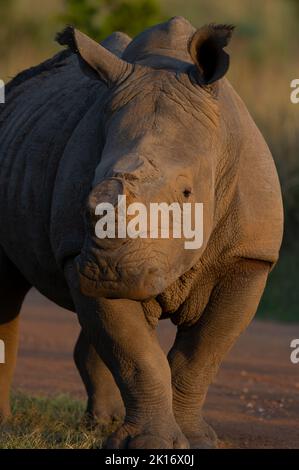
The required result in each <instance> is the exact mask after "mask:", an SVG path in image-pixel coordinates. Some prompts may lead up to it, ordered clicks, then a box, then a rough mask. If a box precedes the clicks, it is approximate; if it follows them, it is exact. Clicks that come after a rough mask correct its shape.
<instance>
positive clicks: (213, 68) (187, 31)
mask: <svg viewBox="0 0 299 470" xmlns="http://www.w3.org/2000/svg"><path fill="white" fill-rule="evenodd" d="M231 33H232V27H231V26H226V25H207V26H204V27H202V28H200V29H199V30H195V29H194V28H193V27H192V26H191V25H190V23H189V22H188V21H186V20H185V19H184V18H178V17H175V18H172V19H171V20H169V21H168V22H166V23H163V24H161V25H157V26H155V27H153V28H150V29H148V30H146V31H145V32H143V33H142V34H140V35H139V36H137V37H136V38H135V39H134V40H132V41H131V42H129V44H128V45H127V47H126V48H125V50H124V51H123V53H122V55H121V56H117V55H115V54H113V53H112V52H110V51H108V50H107V49H105V48H104V47H103V46H102V45H100V44H98V43H96V42H95V41H93V40H91V39H90V38H88V37H87V36H85V35H84V34H83V33H81V32H79V31H77V30H74V29H72V28H67V29H66V30H65V31H64V32H63V33H61V34H60V36H59V38H58V39H59V42H60V43H61V44H68V45H69V46H70V47H71V49H72V50H73V51H75V52H77V53H78V56H79V60H80V62H81V65H82V64H83V65H85V66H86V67H87V69H89V72H91V73H93V74H96V76H97V78H98V79H99V80H101V81H102V82H104V83H105V85H106V87H107V93H106V95H105V96H106V97H105V105H104V106H103V109H102V110H101V119H103V132H104V141H105V145H104V148H103V151H102V156H101V161H100V163H99V165H98V167H97V169H96V172H95V177H94V182H93V188H92V191H91V193H90V195H89V199H88V203H87V227H88V234H87V236H86V241H85V245H84V248H83V250H82V253H81V255H80V256H79V262H78V264H79V271H80V273H81V275H82V290H83V292H85V293H86V294H88V295H92V296H105V297H114V298H120V297H121V298H130V299H137V300H143V299H147V298H150V297H151V296H155V295H157V294H159V293H161V292H163V290H165V288H167V286H168V285H170V284H171V283H172V282H174V281H175V280H176V279H178V278H179V277H180V276H181V275H182V274H184V273H185V272H186V271H188V270H189V269H190V268H191V267H192V266H193V265H194V264H195V263H196V262H197V261H198V260H199V258H200V256H201V255H202V253H203V251H204V249H205V247H206V245H207V242H208V239H209V237H210V234H211V232H212V230H213V224H214V199H215V198H214V194H215V185H216V173H217V165H218V163H219V161H220V158H221V153H223V145H224V142H223V140H224V139H223V130H221V126H220V125H219V115H220V111H219V105H218V88H219V84H218V80H219V79H221V77H223V76H224V74H225V73H226V71H227V70H228V65H229V57H228V54H227V53H226V52H225V51H224V50H223V48H224V47H225V46H226V45H227V44H228V42H229V39H230V37H231ZM119 195H125V196H126V205H127V207H128V206H129V205H131V204H135V206H131V208H132V207H134V208H135V210H137V209H138V207H139V208H140V207H141V206H138V204H142V205H143V206H142V207H145V208H147V209H148V212H147V216H146V217H147V222H148V225H147V226H145V225H143V226H142V228H140V234H141V232H142V233H143V235H142V236H136V237H135V238H130V237H128V236H127V235H126V234H125V235H124V234H122V236H118V235H119V234H118V233H117V234H116V237H115V238H99V236H97V234H96V226H97V223H98V222H99V220H101V217H99V214H101V215H102V218H103V217H104V216H107V213H106V212H105V211H102V212H101V210H100V209H99V210H98V212H97V207H98V205H99V204H101V203H108V206H109V207H111V205H112V206H113V207H114V208H115V214H116V216H115V221H116V222H117V223H118V221H119V218H120V207H119V204H120V199H119V198H118V196H119ZM136 203H137V205H136ZM153 203H164V204H165V203H166V204H168V205H170V204H173V203H176V204H177V205H178V206H179V207H181V208H183V204H184V203H185V204H186V203H190V204H191V206H192V210H193V208H194V210H195V203H202V204H203V243H202V244H201V246H198V245H197V246H195V245H194V248H192V247H191V249H190V248H189V249H186V244H185V242H186V237H185V236H181V237H177V238H176V237H174V236H173V234H172V232H171V227H170V236H169V237H168V238H163V237H162V236H158V237H156V238H153V237H152V236H151V235H152V232H151V228H149V227H150V220H149V218H150V215H149V214H150V213H151V212H150V206H151V204H153ZM122 204H123V203H122ZM108 206H106V208H107V207H108ZM191 206H189V207H191ZM103 207H104V206H103ZM176 207H177V206H176ZM96 212H97V214H98V215H97V214H96ZM133 212H134V211H132V210H131V213H130V214H129V215H128V219H129V220H127V222H129V221H130V220H131V221H132V220H133V219H134V216H135V215H136V212H135V214H134V213H133ZM191 212H192V211H191ZM192 217H193V222H194V223H195V220H196V219H195V212H194V213H192ZM158 220H160V222H159V223H162V222H161V218H159V219H158ZM170 222H171V224H172V225H174V224H175V223H177V219H175V220H174V216H172V219H171V220H170ZM132 223H133V222H132ZM181 223H182V224H183V216H182V218H181ZM171 224H170V225H171ZM135 228H136V227H135ZM195 228H196V227H195ZM201 228H202V227H201ZM145 232H146V233H145ZM182 232H183V230H182ZM159 233H160V232H159ZM145 235H147V236H145ZM160 235H161V233H160ZM198 237H199V236H198Z"/></svg>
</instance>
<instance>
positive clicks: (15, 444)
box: [0, 393, 111, 449]
mask: <svg viewBox="0 0 299 470" xmlns="http://www.w3.org/2000/svg"><path fill="white" fill-rule="evenodd" d="M12 409H13V415H12V418H11V419H10V420H9V422H8V423H6V424H5V425H4V426H3V428H2V429H1V430H0V449H90V448H93V449H95V448H101V447H102V444H103V439H104V437H105V436H106V435H107V432H108V430H106V433H105V434H104V433H103V431H102V430H101V429H99V428H98V429H93V430H91V429H89V428H88V427H86V426H85V425H84V422H83V419H82V417H83V413H84V404H83V402H81V401H78V400H74V399H73V398H70V397H69V396H66V395H59V396H57V397H54V398H48V397H47V398H46V397H31V396H28V395H25V394H22V393H18V394H15V395H14V396H13V398H12ZM109 431H111V430H109Z"/></svg>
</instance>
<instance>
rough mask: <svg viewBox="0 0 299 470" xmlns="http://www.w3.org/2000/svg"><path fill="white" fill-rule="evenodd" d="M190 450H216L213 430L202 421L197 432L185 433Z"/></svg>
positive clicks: (216, 442) (216, 444) (216, 440)
mask: <svg viewBox="0 0 299 470" xmlns="http://www.w3.org/2000/svg"><path fill="white" fill-rule="evenodd" d="M185 435H186V437H187V439H188V441H189V444H190V449H217V447H218V438H217V435H216V433H215V431H214V429H213V428H212V427H211V426H210V425H209V424H208V423H206V421H205V420H204V419H202V420H201V421H200V424H199V425H198V429H197V430H192V431H190V432H188V431H185Z"/></svg>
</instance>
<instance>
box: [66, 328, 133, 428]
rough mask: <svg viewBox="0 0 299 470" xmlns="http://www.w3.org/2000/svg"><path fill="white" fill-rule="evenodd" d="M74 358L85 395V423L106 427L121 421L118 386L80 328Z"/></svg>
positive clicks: (122, 416)
mask: <svg viewBox="0 0 299 470" xmlns="http://www.w3.org/2000/svg"><path fill="white" fill-rule="evenodd" d="M74 359H75V363H76V366H77V369H78V371H79V373H80V375H81V378H82V380H83V383H84V385H85V389H86V392H87V395H88V401H87V409H86V418H87V422H88V423H90V424H98V425H101V426H103V427H106V426H110V425H111V424H112V423H113V422H114V421H121V420H123V418H124V414H125V410H124V405H123V401H122V398H121V395H120V391H119V388H118V386H117V385H116V383H115V380H114V378H113V376H112V374H111V372H110V370H109V369H108V367H107V366H106V364H105V363H104V361H103V360H102V359H101V358H100V356H99V355H98V353H97V352H96V350H95V348H94V347H93V345H92V344H91V343H90V341H89V340H88V338H87V337H86V335H85V334H84V333H83V331H81V333H80V335H79V338H78V341H77V343H76V346H75V350H74Z"/></svg>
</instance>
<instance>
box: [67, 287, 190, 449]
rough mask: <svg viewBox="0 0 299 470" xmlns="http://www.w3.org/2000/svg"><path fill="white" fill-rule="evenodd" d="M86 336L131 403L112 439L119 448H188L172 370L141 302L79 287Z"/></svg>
mask: <svg viewBox="0 0 299 470" xmlns="http://www.w3.org/2000/svg"><path fill="white" fill-rule="evenodd" d="M73 300H74V303H75V306H76V310H77V314H78V317H79V321H80V324H81V326H82V330H83V332H84V335H85V336H86V337H87V338H88V340H89V341H90V342H91V343H92V344H93V346H94V348H95V350H96V351H97V353H98V355H99V356H100V357H101V358H102V359H103V360H104V362H105V364H106V365H107V367H108V368H109V370H110V371H111V373H112V375H113V377H114V379H115V382H116V383H117V385H118V387H119V389H120V392H121V396H122V399H123V402H124V405H125V410H126V416H125V420H124V423H123V424H122V425H121V426H120V428H119V429H118V430H117V431H116V432H115V433H114V434H113V435H112V436H110V438H109V439H108V441H107V444H106V446H107V447H108V448H112V449H118V448H152V449H153V448H185V447H188V441H187V440H186V438H185V437H184V435H183V433H182V432H181V430H180V428H179V426H178V425H177V423H176V421H175V418H174V414H173V408H172V387H171V373H170V368H169V364H168V362H167V358H166V356H165V355H164V353H163V351H162V349H161V348H160V345H159V343H158V340H157V338H156V334H155V331H154V330H153V329H152V328H151V327H150V325H149V324H148V322H147V321H146V318H145V315H144V312H143V309H142V306H141V304H140V303H139V302H135V301H130V300H106V299H103V298H100V299H97V300H92V299H88V298H87V297H85V296H82V295H81V294H79V293H78V291H77V290H76V289H74V290H73Z"/></svg>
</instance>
